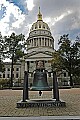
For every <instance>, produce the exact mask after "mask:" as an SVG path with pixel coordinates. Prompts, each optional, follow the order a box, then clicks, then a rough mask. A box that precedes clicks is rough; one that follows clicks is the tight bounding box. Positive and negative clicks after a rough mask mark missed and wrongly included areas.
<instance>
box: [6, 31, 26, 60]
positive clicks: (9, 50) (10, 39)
mask: <svg viewBox="0 0 80 120" xmlns="http://www.w3.org/2000/svg"><path fill="white" fill-rule="evenodd" d="M4 39H5V56H6V57H8V58H12V55H13V54H14V57H15V56H17V53H19V52H20V55H21V52H22V48H23V47H24V40H25V36H24V35H22V34H20V35H16V34H15V33H12V34H11V35H10V36H4ZM22 53H23V52H22ZM18 57H19V54H18ZM20 57H21V56H20Z"/></svg>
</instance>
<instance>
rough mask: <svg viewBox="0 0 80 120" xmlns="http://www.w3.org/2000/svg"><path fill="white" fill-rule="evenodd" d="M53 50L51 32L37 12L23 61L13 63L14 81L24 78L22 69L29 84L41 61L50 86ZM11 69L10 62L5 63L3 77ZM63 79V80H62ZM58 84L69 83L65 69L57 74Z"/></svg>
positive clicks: (8, 74) (7, 74)
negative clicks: (27, 74) (27, 73)
mask: <svg viewBox="0 0 80 120" xmlns="http://www.w3.org/2000/svg"><path fill="white" fill-rule="evenodd" d="M53 52H54V38H53V36H52V34H51V31H50V28H49V26H48V24H47V23H45V22H44V21H43V19H42V14H41V12H40V8H39V12H38V15H37V21H36V22H35V23H33V24H32V27H31V29H30V33H29V37H28V38H27V53H26V55H25V56H24V62H22V63H17V64H15V65H14V71H13V77H14V83H15V82H18V80H19V79H20V82H22V80H23V79H24V71H28V72H29V85H30V84H32V81H33V74H34V70H36V68H37V65H38V63H41V62H42V63H43V67H44V68H45V69H46V70H47V78H48V83H49V85H50V86H52V77H53V73H52V63H51V62H50V61H51V60H52V59H53V56H52V55H53ZM10 71H11V64H10V63H7V64H6V63H5V72H4V73H3V75H2V76H3V78H5V79H9V78H10V76H11V75H10ZM64 81H65V82H64ZM58 82H59V85H69V76H68V73H67V72H66V71H64V72H63V73H62V74H60V75H59V76H58Z"/></svg>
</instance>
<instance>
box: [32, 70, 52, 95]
mask: <svg viewBox="0 0 80 120" xmlns="http://www.w3.org/2000/svg"><path fill="white" fill-rule="evenodd" d="M31 90H34V91H39V93H41V91H48V90H51V88H50V87H49V86H48V83H47V72H46V70H45V69H43V68H41V69H36V70H35V73H34V78H33V85H32V87H31Z"/></svg>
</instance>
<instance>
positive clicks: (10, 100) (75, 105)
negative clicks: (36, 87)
mask: <svg viewBox="0 0 80 120" xmlns="http://www.w3.org/2000/svg"><path fill="white" fill-rule="evenodd" d="M59 92H60V99H62V100H64V101H65V102H66V107H63V108H60V107H59V108H52V107H46V108H23V109H21V108H16V103H17V102H18V101H19V100H21V99H22V91H21V90H0V116H17V117H18V116H26V117H30V116H80V88H72V89H64V90H63V89H60V90H59ZM29 97H30V99H32V98H41V99H42V98H52V92H50V91H48V92H43V95H42V96H41V97H39V95H38V92H33V91H32V92H31V91H30V92H29Z"/></svg>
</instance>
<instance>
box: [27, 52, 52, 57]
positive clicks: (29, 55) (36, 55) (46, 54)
mask: <svg viewBox="0 0 80 120" xmlns="http://www.w3.org/2000/svg"><path fill="white" fill-rule="evenodd" d="M27 58H52V53H46V52H36V53H31V54H28V55H27Z"/></svg>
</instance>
